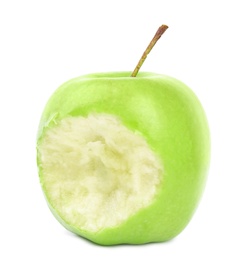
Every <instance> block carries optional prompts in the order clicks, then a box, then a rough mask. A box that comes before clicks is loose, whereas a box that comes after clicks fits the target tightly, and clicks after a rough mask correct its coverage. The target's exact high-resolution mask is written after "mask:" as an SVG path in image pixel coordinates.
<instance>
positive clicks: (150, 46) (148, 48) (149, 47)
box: [131, 24, 168, 77]
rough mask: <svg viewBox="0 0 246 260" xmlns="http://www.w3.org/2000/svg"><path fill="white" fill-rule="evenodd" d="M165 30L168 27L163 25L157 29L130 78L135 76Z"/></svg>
mask: <svg viewBox="0 0 246 260" xmlns="http://www.w3.org/2000/svg"><path fill="white" fill-rule="evenodd" d="M167 28H168V26H167V25H164V24H163V25H162V26H160V27H159V28H158V30H157V32H156V33H155V36H154V37H153V39H152V40H151V42H150V43H149V45H148V47H147V48H146V50H145V51H144V53H143V55H142V57H141V58H140V60H139V62H138V64H137V66H136V67H135V69H134V71H133V72H132V74H131V77H136V76H137V74H138V71H139V70H140V68H141V66H142V65H143V63H144V61H145V59H146V58H147V55H148V54H149V53H150V51H151V50H152V48H153V47H154V46H155V44H156V42H157V41H158V40H159V39H160V38H161V36H162V34H163V33H164V32H165V31H166V29H167Z"/></svg>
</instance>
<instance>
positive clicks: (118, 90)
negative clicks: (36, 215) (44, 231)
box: [37, 72, 210, 245]
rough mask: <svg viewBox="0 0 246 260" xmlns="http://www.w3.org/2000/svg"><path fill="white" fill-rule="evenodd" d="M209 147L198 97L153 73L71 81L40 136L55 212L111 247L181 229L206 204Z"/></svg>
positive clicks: (42, 171)
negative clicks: (200, 205) (204, 190)
mask: <svg viewBox="0 0 246 260" xmlns="http://www.w3.org/2000/svg"><path fill="white" fill-rule="evenodd" d="M209 153H210V140H209V129H208V123H207V119H206V116H205V113H204V110H203V108H202V106H201V104H200V102H199V100H198V98H197V97H196V95H195V94H194V93H193V92H192V91H191V89H189V88H188V87H187V86H186V85H185V84H183V83H182V82H180V81H178V80H177V79H174V78H172V77H169V76H165V75H160V74H155V73H148V72H140V73H138V75H137V76H133V77H131V73H130V72H112V73H95V74H90V75H85V76H81V77H78V78H75V79H72V80H70V81H68V82H66V83H65V84H63V85H62V86H61V87H59V88H58V89H57V90H56V91H55V93H54V94H53V95H52V96H51V98H50V99H49V101H48V103H47V105H46V107H45V109H44V112H43V114H42V117H41V121H40V125H39V130H38V138H37V161H38V168H39V176H40V182H41V186H42V189H43V191H44V194H45V197H46V200H47V202H48V205H49V207H50V209H51V211H52V213H53V214H54V216H55V217H56V218H57V219H58V221H59V222H60V223H61V224H62V225H64V226H65V227H66V228H67V229H68V230H70V231H72V232H74V233H76V234H78V235H80V236H83V237H85V238H87V239H89V240H91V241H93V242H95V243H98V244H102V245H113V244H122V243H128V244H142V243H148V242H159V241H167V240H169V239H171V238H173V237H175V236H177V235H178V234H179V233H180V232H181V231H182V230H183V229H184V228H185V226H186V225H187V224H188V222H189V221H190V219H191V217H192V215H193V213H194V211H195V209H196V207H197V205H198V203H199V200H200V197H201V195H202V192H203V189H204V184H205V181H206V176H207V168H208V165H209Z"/></svg>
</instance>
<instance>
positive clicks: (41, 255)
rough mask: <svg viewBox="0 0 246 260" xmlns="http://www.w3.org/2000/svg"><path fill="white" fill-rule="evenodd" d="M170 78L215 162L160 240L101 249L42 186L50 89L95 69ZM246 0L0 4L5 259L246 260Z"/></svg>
mask: <svg viewBox="0 0 246 260" xmlns="http://www.w3.org/2000/svg"><path fill="white" fill-rule="evenodd" d="M162 23H165V24H168V25H169V29H168V30H167V32H166V33H165V34H164V36H163V37H162V38H161V39H160V41H159V42H158V43H157V45H156V46H155V48H154V49H153V50H152V53H151V54H150V55H149V57H148V59H147V60H146V62H145V64H144V65H143V67H142V69H141V70H142V71H152V72H158V73H162V74H167V75H171V76H173V77H176V78H178V79H180V80H182V81H183V82H185V83H186V84H187V85H189V86H190V87H191V88H192V89H193V91H194V92H195V93H196V94H197V95H198V97H199V99H200V100H201V102H202V104H203V106H204V108H205V110H206V113H207V117H208V119H209V123H210V128H211V135H212V160H211V167H210V171H209V178H208V182H207V186H206V190H205V193H204V196H203V198H202V200H201V203H200V206H199V208H198V210H197V212H196V214H195V215H194V217H193V219H192V221H191V222H190V224H189V225H188V226H187V228H186V229H185V230H184V231H183V232H182V233H181V234H180V235H179V236H178V237H176V238H175V239H173V240H172V241H170V242H167V243H158V244H149V245H143V246H126V245H125V246H114V247H102V246H97V245H94V244H92V243H90V242H88V241H86V240H84V239H81V238H79V237H77V236H74V235H73V234H71V233H69V232H68V231H66V230H65V229H64V228H63V227H62V226H61V225H60V224H59V223H58V222H57V221H56V220H55V219H54V217H53V216H52V215H51V213H50V211H49V209H48V207H47V205H46V202H45V200H44V198H43V194H42V191H41V188H40V185H39V180H38V174H37V169H36V162H35V159H36V158H35V157H36V154H35V138H36V132H37V127H38V122H39V118H40V115H41V113H42V110H43V107H44V105H45V103H46V101H47V99H48V97H49V96H50V95H51V93H52V92H53V91H54V90H55V89H56V88H57V87H58V86H59V85H60V84H62V83H63V82H64V81H67V80H68V79H71V78H73V77H76V76H79V75H82V74H87V73H91V72H103V71H119V70H127V71H129V70H133V68H134V66H135V64H136V63H137V61H138V59H139V57H140V56H141V54H142V52H143V50H144V49H145V47H146V45H147V44H148V42H149V40H150V39H151V38H152V36H153V35H154V33H155V31H156V29H157V28H158V27H159V26H160V25H161V24H162ZM245 61H246V15H245V1H243V0H241V1H240V0H233V1H227V0H224V1H222V0H221V1H220V0H206V1H199V0H193V1H192V0H186V1H182V0H180V1H178V0H169V1H161V0H149V1H145V0H141V1H134V0H124V1H117V0H114V1H113V0H103V1H100V0H98V1H96V0H88V1H82V0H81V1H73V0H69V1H62V0H60V1H52V0H49V1H48V0H47V1H46V0H43V1H34V0H33V1H31V0H30V1H27V0H22V1H17V0H16V1H11V0H10V1H7V0H5V1H4V0H1V1H0V113H1V114H0V119H1V127H0V131H1V134H0V153H1V154H0V158H1V168H0V169H1V170H0V174H1V178H0V209H1V211H0V225H1V227H0V238H1V246H0V248H1V249H0V259H27V260H29V259H37V260H38V259H74V260H75V259H93V257H97V258H100V259H135V258H136V259H172V260H173V259H175V260H176V259H189V260H193V259H201V260H202V259H224V260H226V259H237V260H241V259H246V236H245V234H246V223H245V222H246V213H245V208H246V188H245V186H246V164H245V161H246V149H245V147H246V137H245V133H246V123H245V121H246V115H245V114H246V113H245V112H246V102H245V100H246V94H245V93H246V91H245V90H246V70H245V69H246V62H245Z"/></svg>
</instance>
